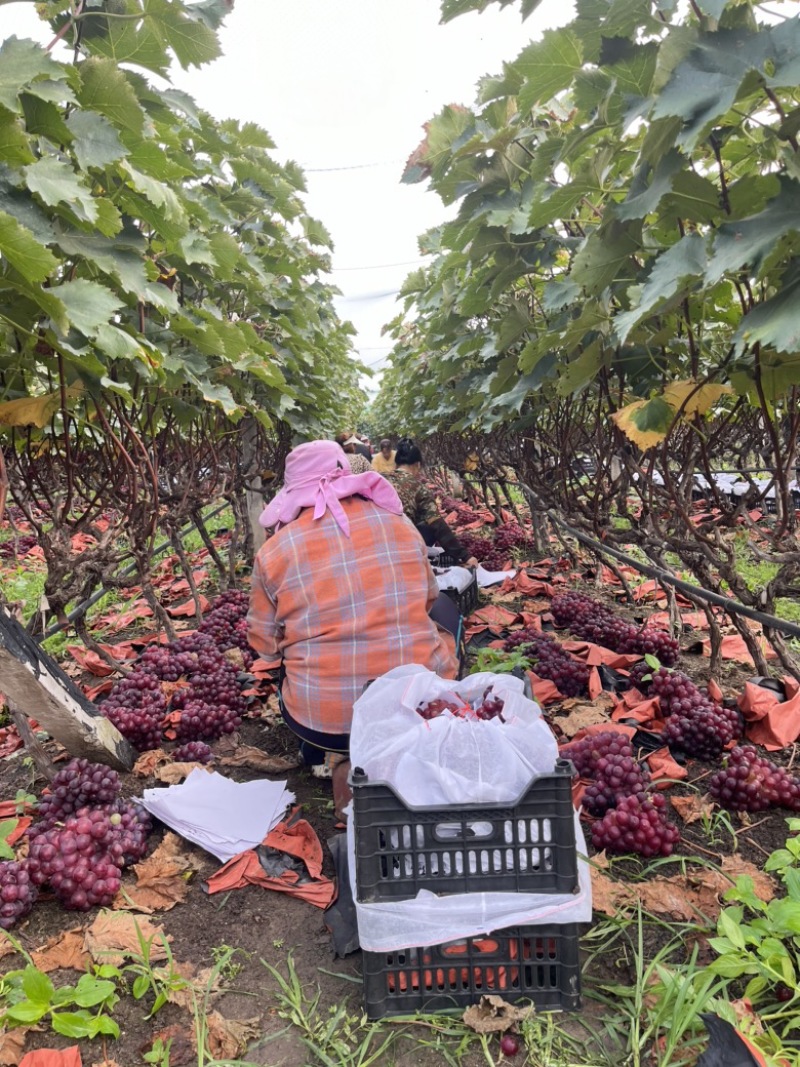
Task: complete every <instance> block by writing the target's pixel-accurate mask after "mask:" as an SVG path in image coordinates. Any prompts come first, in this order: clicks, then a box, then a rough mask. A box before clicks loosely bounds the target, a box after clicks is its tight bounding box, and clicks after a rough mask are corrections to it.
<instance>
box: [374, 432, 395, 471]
mask: <svg viewBox="0 0 800 1067" xmlns="http://www.w3.org/2000/svg"><path fill="white" fill-rule="evenodd" d="M394 455H395V453H394V449H393V448H392V442H391V441H390V440H389V438H388V437H384V439H383V440H382V441H381V447H380V451H379V452H376V453H375V455H374V456H373V457H372V469H373V470H374V471H377V472H378V474H391V473H392V471H393V470H395V469H396V467H395V462H394Z"/></svg>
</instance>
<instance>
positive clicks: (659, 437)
mask: <svg viewBox="0 0 800 1067" xmlns="http://www.w3.org/2000/svg"><path fill="white" fill-rule="evenodd" d="M674 418H675V409H674V408H673V407H672V406H671V405H670V404H668V403H667V402H666V400H664V399H663V397H660V396H655V397H653V398H652V399H650V400H634V401H633V403H631V404H628V405H627V406H626V407H624V408H620V410H619V411H615V412H614V413H613V414H612V415H611V419H612V421H613V422H615V423H616V425H617V427H618V428H619V429H620V430H621V431H622V432H623V433H624V434H625V436H626V437H627V438H629V439H630V440H631V441H633V443H634V444H635V445H638V447H639V448H641V449H642V450H643V451H645V452H646V451H647V450H648V449H649V448H654V447H655V446H656V445H659V444H661V442H662V441H663V440H664V438H665V437H666V436H667V431H668V430H669V428H670V426H671V425H672V422H673V420H674Z"/></svg>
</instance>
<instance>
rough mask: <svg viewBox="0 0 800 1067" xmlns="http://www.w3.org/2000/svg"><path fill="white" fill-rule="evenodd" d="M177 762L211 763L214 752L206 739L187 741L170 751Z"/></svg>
mask: <svg viewBox="0 0 800 1067" xmlns="http://www.w3.org/2000/svg"><path fill="white" fill-rule="evenodd" d="M170 755H171V756H172V758H173V760H175V762H176V763H211V762H213V759H214V753H213V752H212V751H211V749H210V748H209V747H208V745H207V744H206V743H205V742H204V741H187V743H186V744H185V745H178V747H177V748H174V749H173V750H172V752H171V753H170Z"/></svg>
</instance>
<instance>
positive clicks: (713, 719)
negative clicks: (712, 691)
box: [650, 667, 741, 760]
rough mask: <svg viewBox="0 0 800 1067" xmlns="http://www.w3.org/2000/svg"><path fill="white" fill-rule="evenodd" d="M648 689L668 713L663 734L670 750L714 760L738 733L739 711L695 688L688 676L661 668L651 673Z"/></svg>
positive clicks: (739, 726) (666, 713) (739, 729)
mask: <svg viewBox="0 0 800 1067" xmlns="http://www.w3.org/2000/svg"><path fill="white" fill-rule="evenodd" d="M650 692H651V694H652V695H653V696H657V697H658V702H659V704H660V706H661V710H662V712H663V713H664V715H667V716H669V719H668V722H667V724H666V726H665V727H664V733H663V737H664V740H665V741H666V743H667V744H668V745H669V747H670V748H672V749H677V750H678V751H681V752H685V753H686V755H687V756H694V757H695V758H696V759H702V760H713V759H717V758H718V757H719V756H720V755H721V753H722V751H723V749H724V748H725V746H726V745H728V744H730V742H731V741H734V740H736V739H737V738H738V737H739V736H740V734H741V721H740V718H739V713H738V712H737V711H735V710H734V709H733V708H725V707H723V706H722V705H721V704H717V703H716V702H715V701H713V700H712V699H711V697H710V696H709V695H708V693H704V692H703V691H702V690H701V689H699V688H698V687H697V686H696V685H695V684H694V682H693V681H692V680H691V678H689V677H688V675H686V674H683V673H682V672H681V671H669V670H667V669H666V668H664V667H661V668H660V669H659V670H657V671H655V672H654V673H653V680H652V682H651V684H650Z"/></svg>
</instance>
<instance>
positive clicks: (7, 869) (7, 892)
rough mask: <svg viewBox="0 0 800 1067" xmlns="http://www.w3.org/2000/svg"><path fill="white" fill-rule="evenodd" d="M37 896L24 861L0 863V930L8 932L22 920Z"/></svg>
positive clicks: (37, 891)
mask: <svg viewBox="0 0 800 1067" xmlns="http://www.w3.org/2000/svg"><path fill="white" fill-rule="evenodd" d="M38 895H39V890H38V889H37V888H36V885H35V884H34V882H33V881H32V880H31V876H30V872H29V870H28V864H27V862H26V861H25V860H21V861H20V860H4V861H3V862H2V863H0V929H3V930H10V929H11V927H12V926H13V925H14V924H15V923H18V922H19V920H20V919H24V918H25V916H26V915H27V914H28V912H29V911H30V910H31V908H32V907H33V905H34V904H35V903H36V898H37V897H38Z"/></svg>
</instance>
